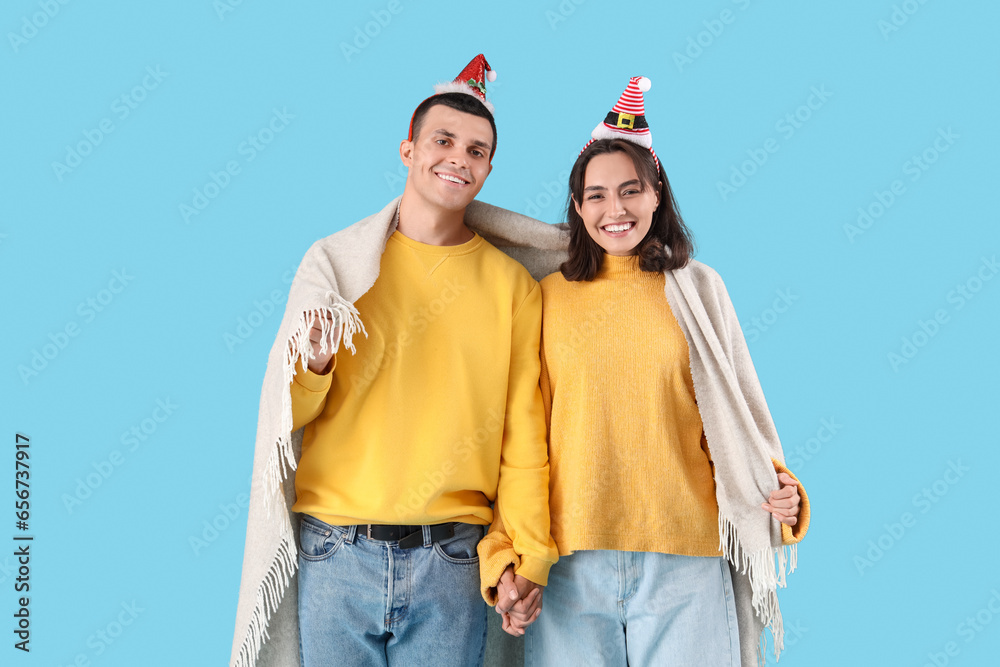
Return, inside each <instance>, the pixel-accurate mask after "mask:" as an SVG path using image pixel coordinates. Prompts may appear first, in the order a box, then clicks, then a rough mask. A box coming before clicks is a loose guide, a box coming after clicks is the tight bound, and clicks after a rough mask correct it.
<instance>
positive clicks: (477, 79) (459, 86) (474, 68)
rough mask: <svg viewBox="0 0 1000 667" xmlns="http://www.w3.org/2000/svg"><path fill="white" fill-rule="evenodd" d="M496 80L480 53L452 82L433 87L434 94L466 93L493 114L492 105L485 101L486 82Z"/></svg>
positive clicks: (494, 74) (495, 75)
mask: <svg viewBox="0 0 1000 667" xmlns="http://www.w3.org/2000/svg"><path fill="white" fill-rule="evenodd" d="M496 78H497V73H496V72H494V71H493V68H492V67H490V64H489V63H488V62H486V56H484V55H483V54H481V53H480V54H479V55H478V56H476V57H475V58H473V59H472V60H470V61H469V64H468V65H466V66H465V69H463V70H462V71H461V72H460V73H459V75H458V76H457V77H455V80H454V81H449V82H448V83H439V84H437V85H436V86H434V92H435V93H437V94H441V93H466V94H468V95H473V96H474V97H476V98H478V99H479V101H480V102H482V103H483V104H484V105H485V106H486V108H487V109H489V111H490V113H493V111H494V109H493V105H492V104H490V103H489V102H487V101H486V82H487V81H496Z"/></svg>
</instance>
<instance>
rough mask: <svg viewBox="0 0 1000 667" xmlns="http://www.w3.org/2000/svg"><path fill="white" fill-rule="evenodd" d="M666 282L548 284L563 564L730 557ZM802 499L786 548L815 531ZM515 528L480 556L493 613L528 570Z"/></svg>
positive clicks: (615, 266)
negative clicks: (619, 556) (505, 580)
mask: <svg viewBox="0 0 1000 667" xmlns="http://www.w3.org/2000/svg"><path fill="white" fill-rule="evenodd" d="M664 281H665V278H664V275H663V274H662V273H658V272H647V271H642V270H641V269H640V268H639V258H638V257H636V256H633V257H615V256H613V255H605V257H604V262H603V264H602V266H601V269H600V271H599V272H598V274H597V276H596V278H595V279H594V280H592V281H579V282H570V281H567V280H566V279H565V278H563V276H562V274H560V273H554V274H552V275H550V276H548V277H546V278H545V279H544V280H542V282H541V287H542V299H543V309H544V317H543V325H542V373H541V387H542V400H543V401H544V404H545V415H546V419H547V422H548V427H549V465H550V481H549V492H550V495H549V508H550V512H551V518H552V524H551V530H552V536H553V538H554V539H555V541H556V544H557V546H558V549H559V554H560V555H567V554H570V553H572V552H573V551H576V550H584V549H586V550H591V549H607V550H616V551H652V552H660V553H671V554H683V555H690V556H719V555H721V551H720V550H719V528H718V520H719V519H718V512H719V509H718V504H717V502H716V498H715V481H714V474H713V469H712V460H711V453H710V452H709V450H708V445H707V441H706V439H705V437H704V432H703V429H702V421H701V415H700V413H699V411H698V405H697V402H696V400H695V393H694V382H693V380H692V377H691V369H690V366H689V357H688V346H687V341H686V340H685V338H684V333H683V332H682V331H681V328H680V325H679V324H678V323H677V320H676V318H675V317H674V315H673V313H672V312H671V310H670V306H669V304H668V302H667V299H666V296H665V294H664V287H665V285H664ZM779 465H780V464H777V462H776V467H778V466H779ZM778 469H779V470H780V471H787V470H786V469H785V468H784V467H783V466H781V467H779V468H778ZM799 490H800V494H801V495H802V497H803V500H802V507H801V514H800V517H799V523H798V525H797V526H796V529H795V531H794V533H795V534H794V535H793V531H792V529H791V528H790V527H788V526H784V525H782V534H783V537H784V538H785V542H786V543H793V542H797V541H799V540H800V539H801V538H802V536H803V535H804V534H805V529H806V528H807V527H808V503H807V499H806V498H805V492H804V491H803V490H802V489H801V487H800V489H799ZM760 511H761V512H763V511H765V510H763V509H761V510H760ZM504 528H505V526H502V524H501V522H495V523H494V526H493V528H492V530H491V533H490V534H489V535H488V536H487V537H486V538H485V539H484V541H483V543H482V545H481V547H480V550H479V553H480V557H481V558H482V559H483V563H482V564H481V572H482V578H483V585H484V591H483V593H484V596H485V597H486V599H487V600H488V601H492V592H491V591H490V590H489V587H490V586H491V583H492V584H493V585H495V582H496V580H497V579H498V578H499V575H500V573H501V572H502V571H503V568H504V567H505V566H506V565H507V564H508V563H511V562H515V561H516V559H515V558H513V556H512V555H511V554H510V553H509V548H508V547H509V542H506V540H505V539H504V538H503V536H502V531H503V529H504ZM494 575H495V578H494Z"/></svg>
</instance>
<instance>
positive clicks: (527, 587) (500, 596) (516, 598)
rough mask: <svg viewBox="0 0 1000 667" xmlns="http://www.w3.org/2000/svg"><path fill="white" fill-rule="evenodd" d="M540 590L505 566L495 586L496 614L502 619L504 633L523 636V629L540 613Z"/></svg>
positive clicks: (534, 584)
mask: <svg viewBox="0 0 1000 667" xmlns="http://www.w3.org/2000/svg"><path fill="white" fill-rule="evenodd" d="M542 588H543V587H542V586H539V585H538V584H536V583H534V582H533V581H530V580H528V579H526V578H524V577H522V576H521V575H519V574H517V575H515V574H514V568H513V567H512V566H507V569H506V570H504V572H503V574H502V575H501V576H500V582H499V583H498V584H497V613H498V614H500V616H501V617H502V618H503V630H504V632H506V633H507V634H510V635H514V636H515V637H521V636H523V635H524V629H525V628H526V627H528V626H529V625H531V624H532V623H534V622H535V619H537V618H538V615H539V614H541V613H542Z"/></svg>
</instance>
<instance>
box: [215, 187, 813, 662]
mask: <svg viewBox="0 0 1000 667" xmlns="http://www.w3.org/2000/svg"><path fill="white" fill-rule="evenodd" d="M398 203H399V199H398V198H397V199H396V200H393V201H392V202H390V203H389V204H388V205H387V206H386V207H385V208H384V209H382V211H380V212H379V213H376V214H375V215H371V216H369V217H367V218H365V219H364V220H361V221H360V222H358V223H356V224H354V225H351V226H350V227H347V228H346V229H343V230H341V231H339V232H337V233H335V234H333V235H331V236H328V237H326V238H325V239H322V240H320V241H317V242H316V243H315V244H313V246H312V247H311V248H310V249H309V251H308V252H307V253H306V255H305V257H304V258H303V260H302V263H301V264H300V266H299V269H298V272H297V273H296V275H295V279H294V281H293V282H292V287H291V291H290V293H289V297H288V302H287V305H286V308H285V314H284V317H283V318H282V321H281V326H280V327H279V329H278V336H277V338H276V340H275V342H274V346H273V347H272V348H271V353H270V355H269V357H268V362H267V370H266V371H265V373H264V384H263V388H262V390H261V398H260V413H259V417H258V421H257V441H256V445H255V448H254V463H253V480H252V483H251V490H250V508H249V518H248V522H247V537H246V547H245V549H244V553H243V576H242V580H241V583H240V594H239V602H238V604H237V610H236V630H235V634H234V637H233V649H232V655H231V658H230V665H231V667H252V666H254V665H260V666H262V667H263V666H266V667H299V666H300V661H299V638H298V632H299V628H298V611H297V597H298V591H297V582H296V579H295V575H296V567H297V558H296V545H297V542H296V540H297V538H298V515H297V514H296V513H294V512H292V511H291V507H292V505H293V504H294V503H295V485H294V471H295V468H296V465H297V463H298V460H299V455H300V453H301V442H302V432H301V430H299V431H297V432H295V433H292V406H291V396H290V394H289V384H290V383H291V380H292V375H293V372H294V368H295V364H296V362H297V361H298V360H299V359H300V358H303V359H304V358H306V355H308V354H309V350H310V347H309V341H308V338H309V337H308V332H309V330H310V329H311V328H312V325H313V322H314V321H315V318H316V317H317V316H319V315H320V314H322V313H328V314H331V315H333V317H334V318H335V321H337V322H339V323H340V324H341V325H342V326H341V333H340V338H339V339H338V340H334V339H333V333H334V332H333V327H330V328H329V330H327V331H324V336H323V338H324V345H329V346H332V347H333V349H335V350H336V349H339V346H340V345H341V344H343V345H344V347H346V348H347V349H348V350H350V351H351V352H354V351H355V349H356V347H355V346H356V345H364V336H365V335H366V333H365V330H364V323H363V322H361V320H360V318H359V317H358V311H357V310H356V309H355V308H354V305H353V304H354V302H355V301H357V300H358V298H360V297H361V295H363V294H364V293H365V292H367V291H368V289H369V288H371V286H372V285H373V284H374V283H375V280H376V278H378V273H379V266H380V259H381V256H382V252H383V251H384V250H385V244H386V242H387V240H388V238H389V236H390V235H391V234H392V233H393V231H394V230H395V223H394V213H395V211H396V207H397V205H398ZM465 221H466V224H467V225H468V226H469V227H470V228H471V229H473V230H474V231H476V232H477V233H479V234H480V235H481V236H483V237H484V238H485V239H486V240H487V241H489V242H490V243H492V244H493V245H495V246H496V247H497V248H499V249H500V250H502V251H503V252H505V253H507V254H508V255H510V256H511V257H513V258H514V259H516V260H518V261H519V262H521V263H522V264H523V265H524V266H525V268H527V269H528V271H529V272H530V273H531V275H532V276H534V277H535V279H536V280H540V279H541V278H543V277H544V276H546V275H548V274H550V273H552V272H554V271H556V270H557V268H558V266H559V264H560V263H561V262H562V261H563V260H564V259H565V257H566V247H567V243H568V239H569V236H568V233H567V231H566V227H565V225H548V224H545V223H543V222H539V221H538V220H534V219H532V218H528V217H525V216H522V215H519V214H517V213H513V212H511V211H507V210H504V209H501V208H497V207H494V206H490V205H489V204H483V203H481V202H473V203H472V204H471V205H470V206H469V207H468V209H467V210H466V217H465ZM666 276H667V280H666V297H667V300H668V302H669V304H670V307H671V309H672V310H673V313H674V315H675V317H677V320H678V322H679V323H680V325H681V329H682V330H683V331H684V335H685V336H686V338H687V342H688V346H689V348H690V358H691V374H692V377H693V379H694V386H695V394H696V398H697V401H698V407H699V410H700V412H701V417H702V421H703V422H704V428H705V435H706V437H707V439H708V445H709V448H710V449H711V451H712V458H713V461H714V463H715V475H716V489H717V491H716V494H717V497H718V502H719V533H720V536H721V540H722V545H721V547H722V549H723V553H724V554H725V556H726V557H727V558H728V559H729V561H730V563H731V565H732V570H733V585H734V589H735V594H736V608H737V618H738V622H739V627H740V644H741V651H742V656H743V659H742V661H743V664H744V665H746V666H750V665H753V664H755V662H757V661H761V662H763V647H764V635H763V628H764V627H765V626H767V627H769V628H770V629H771V631H772V633H773V635H774V644H775V656H776V657H777V655H778V654H779V652H780V650H781V649H782V647H783V632H782V625H781V614H780V612H779V610H778V598H777V594H776V588H777V587H778V586H779V585H780V586H784V583H785V573H786V571H787V572H791V571H793V570H794V568H795V555H796V547H795V546H794V545H792V546H786V547H782V546H780V545H781V531H780V525H779V524H778V523H777V522H776V521H774V520H773V519H772V518H771V516H770V515H769V514H768V513H767V512H765V511H763V510H762V509H761V508H760V504H761V503H762V502H763V501H764V500H765V499H766V498H767V496H768V494H769V493H770V492H771V491H772V490H773V489H777V488H778V481H777V476H776V474H775V472H774V467H773V465H772V462H771V459H772V458H774V459H777V460H778V461H784V457H783V455H782V452H781V444H780V443H779V441H778V436H777V432H776V431H775V428H774V424H773V422H772V420H771V416H770V413H769V412H768V409H767V404H766V403H765V401H764V394H763V392H762V391H761V388H760V384H759V382H758V380H757V374H756V372H755V371H754V367H753V363H752V362H751V360H750V354H749V351H748V349H747V345H746V341H745V340H744V338H743V333H742V331H741V329H740V325H739V321H738V319H737V317H736V313H735V311H734V310H733V306H732V303H731V302H730V300H729V296H728V294H727V293H726V289H725V286H724V285H723V283H722V280H721V279H720V278H719V276H718V274H716V273H715V271H713V270H712V269H710V268H708V267H707V266H705V265H704V264H701V263H700V262H696V261H692V262H690V263H689V264H688V266H686V267H685V268H683V269H680V270H677V271H668V272H667V274H666ZM494 630H495V628H491V646H490V647H489V649H488V651H487V654H488V659H487V662H488V663H489V664H493V665H505V666H507V665H510V666H513V665H520V664H521V658H520V656H518V655H516V650H515V651H514V652H513V653H511V652H510V651H508V650H505V647H510V646H515V647H519V646H520V644H518V643H510V642H499V641H493V640H494V639H495V634H494V632H493V631H494Z"/></svg>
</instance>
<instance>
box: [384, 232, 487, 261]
mask: <svg viewBox="0 0 1000 667" xmlns="http://www.w3.org/2000/svg"><path fill="white" fill-rule="evenodd" d="M389 240H390V241H396V242H397V243H402V244H403V245H404V246H406V247H407V248H411V249H413V250H416V251H418V252H423V253H426V254H428V255H439V256H442V255H467V254H469V253H471V252H475V251H476V250H477V249H478V248H479V246H480V245H482V243H483V237H482V236H480V235H479V234H477V233H476V232H472V238H471V239H469V240H468V241H466V242H465V243H459V244H458V245H432V244H430V243H421V242H420V241H415V240H413V239H411V238H410V237H409V236H406V235H404V234H403V233H402V232H400V231H399V230H398V229H397V230H394V231H393V232H392V236H390V237H389Z"/></svg>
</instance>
